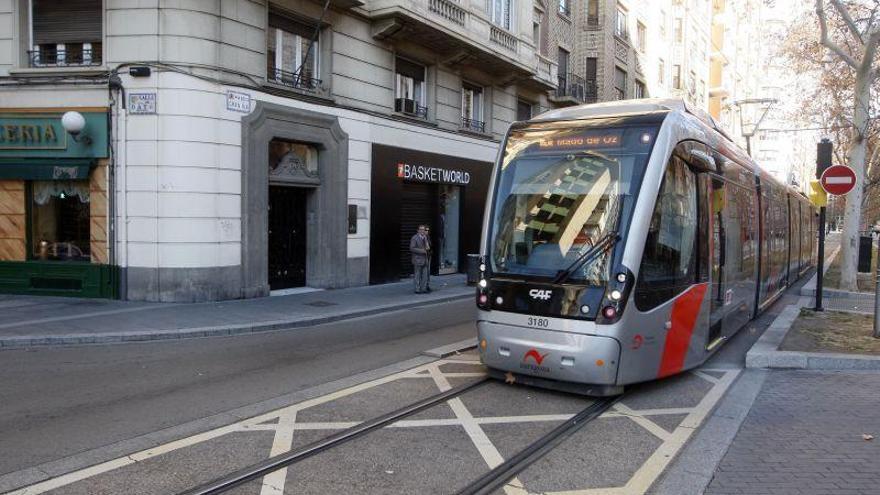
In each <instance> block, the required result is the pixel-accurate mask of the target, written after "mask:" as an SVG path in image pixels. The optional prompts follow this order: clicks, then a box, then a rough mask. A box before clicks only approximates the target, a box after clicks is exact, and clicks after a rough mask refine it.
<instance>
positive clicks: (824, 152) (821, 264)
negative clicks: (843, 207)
mask: <svg viewBox="0 0 880 495" xmlns="http://www.w3.org/2000/svg"><path fill="white" fill-rule="evenodd" d="M833 156H834V154H833V145H832V144H831V141H830V140H828V138H825V139H823V140H822V141H821V142H819V143H818V144H817V145H816V178H817V179H819V182H820V184H821V185H822V189H825V181H824V180H822V179H823V178H824V177H825V172H826V171H827V170H828V169H830V168H832V167H831V161H832V158H833ZM825 191H826V192H827V191H828V189H825ZM818 255H819V256H818V257H819V259H818V260H817V262H816V269H817V270H816V306H815V307H814V308H813V310H814V311H824V310H825V309H824V308H823V307H822V283H823V279H824V277H825V273H824V272H825V205H824V204H823V205H822V206H821V207H820V208H819V253H818Z"/></svg>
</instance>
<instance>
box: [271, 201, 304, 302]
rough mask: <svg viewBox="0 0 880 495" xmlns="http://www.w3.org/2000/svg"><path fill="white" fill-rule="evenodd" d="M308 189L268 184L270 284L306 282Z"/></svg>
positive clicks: (280, 286) (286, 285)
mask: <svg viewBox="0 0 880 495" xmlns="http://www.w3.org/2000/svg"><path fill="white" fill-rule="evenodd" d="M308 193H309V189H307V188H302V187H287V186H269V288H270V289H271V290H278V289H287V288H291V287H302V286H304V285H306V197H307V195H308Z"/></svg>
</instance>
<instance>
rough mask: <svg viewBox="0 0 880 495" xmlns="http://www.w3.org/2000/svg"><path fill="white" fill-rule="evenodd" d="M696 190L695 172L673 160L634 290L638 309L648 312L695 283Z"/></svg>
mask: <svg viewBox="0 0 880 495" xmlns="http://www.w3.org/2000/svg"><path fill="white" fill-rule="evenodd" d="M697 225H698V221H697V189H696V178H695V176H694V173H693V172H691V171H690V169H688V167H687V166H686V165H685V163H684V162H683V161H681V160H680V159H678V158H673V159H672V161H671V162H670V164H669V166H668V167H667V169H666V174H665V176H664V178H663V185H662V186H661V187H660V194H659V196H658V197H657V203H656V205H655V206H654V214H653V215H652V217H651V226H650V228H649V229H648V235H647V239H646V241H645V250H644V254H643V255H642V265H641V268H640V269H639V278H638V282H637V283H636V288H635V303H636V307H637V308H638V309H639V310H641V311H647V310H650V309H652V308H655V307H657V306H659V305H660V304H663V303H664V302H666V301H668V300H670V299H672V298H673V297H675V296H676V295H677V294H679V293H680V292H682V291H683V290H684V289H685V288H687V287H688V286H689V285H691V284H693V283H694V282H695V276H696V258H697V253H696V241H697Z"/></svg>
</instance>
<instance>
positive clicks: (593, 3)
mask: <svg viewBox="0 0 880 495" xmlns="http://www.w3.org/2000/svg"><path fill="white" fill-rule="evenodd" d="M598 27H599V0H587V29H597V28H598Z"/></svg>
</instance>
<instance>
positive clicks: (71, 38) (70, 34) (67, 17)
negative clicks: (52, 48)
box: [33, 0, 103, 45]
mask: <svg viewBox="0 0 880 495" xmlns="http://www.w3.org/2000/svg"><path fill="white" fill-rule="evenodd" d="M33 2H34V3H33V8H34V10H33V21H34V25H33V28H34V41H33V43H34V44H35V45H42V44H57V43H100V42H101V38H102V32H101V27H102V25H103V22H102V21H103V11H102V9H101V0H33Z"/></svg>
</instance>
